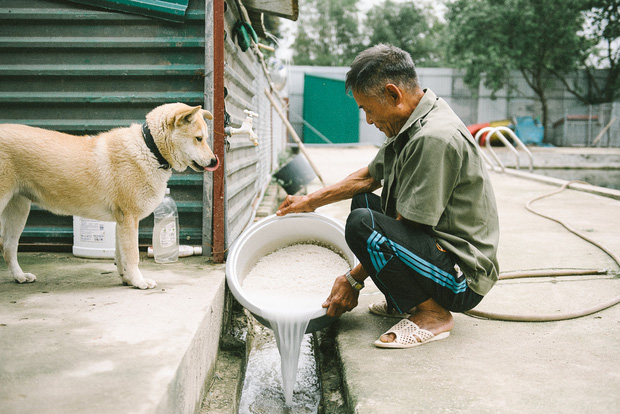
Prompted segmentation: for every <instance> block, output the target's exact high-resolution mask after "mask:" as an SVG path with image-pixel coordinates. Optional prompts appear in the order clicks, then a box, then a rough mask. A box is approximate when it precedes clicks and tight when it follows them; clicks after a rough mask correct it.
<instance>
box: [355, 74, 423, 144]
mask: <svg viewBox="0 0 620 414" xmlns="http://www.w3.org/2000/svg"><path fill="white" fill-rule="evenodd" d="M392 86H393V85H392ZM353 98H354V99H355V102H357V106H359V107H360V109H363V110H364V112H365V113H366V122H368V123H369V124H370V125H373V124H374V125H375V126H376V127H377V128H378V129H379V131H381V132H383V133H384V134H385V135H386V136H387V137H393V136H395V135H396V134H398V132H399V131H400V129H401V128H402V127H403V125H405V123H406V122H407V119H409V115H411V112H409V113H407V111H406V110H404V108H403V106H402V97H401V96H400V95H399V94H395V93H391V91H390V90H388V88H386V89H385V91H384V97H383V99H380V98H377V97H371V96H369V95H366V94H363V93H359V92H355V91H353Z"/></svg>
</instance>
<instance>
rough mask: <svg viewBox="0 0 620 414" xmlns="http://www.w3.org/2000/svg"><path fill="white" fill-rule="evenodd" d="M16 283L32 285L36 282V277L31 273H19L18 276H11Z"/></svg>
mask: <svg viewBox="0 0 620 414" xmlns="http://www.w3.org/2000/svg"><path fill="white" fill-rule="evenodd" d="M13 277H14V278H15V281H16V282H17V283H32V282H34V281H35V280H37V277H36V276H35V275H33V274H32V273H20V274H19V275H15V276H13Z"/></svg>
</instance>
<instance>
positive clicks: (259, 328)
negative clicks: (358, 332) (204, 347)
mask: <svg viewBox="0 0 620 414" xmlns="http://www.w3.org/2000/svg"><path fill="white" fill-rule="evenodd" d="M226 331H227V332H226V333H225V334H224V335H225V336H227V338H223V340H222V343H221V346H222V347H223V348H224V349H223V350H221V351H220V355H219V356H218V361H217V368H216V373H215V375H214V377H215V378H214V380H213V382H212V383H211V384H210V386H209V390H208V391H207V394H206V396H205V399H204V401H203V403H202V408H201V411H200V414H206V413H209V414H224V413H226V414H232V413H235V414H236V413H238V414H345V413H350V410H349V409H348V407H347V405H346V402H345V398H344V396H343V387H342V376H341V365H340V358H339V357H338V355H337V352H336V346H335V335H336V332H337V323H336V324H334V325H332V326H330V327H329V328H325V329H323V330H321V331H318V332H315V333H313V334H306V335H305V336H304V340H303V342H302V345H301V352H300V357H299V367H298V372H297V381H296V382H295V386H294V389H293V404H292V405H291V406H287V405H286V404H285V398H284V391H283V388H282V371H281V368H280V354H279V352H278V347H277V345H276V340H275V337H274V334H273V331H272V330H271V329H269V328H266V327H264V326H263V325H261V324H260V323H259V322H258V321H256V320H255V319H254V318H253V317H252V315H251V314H250V313H248V312H246V311H244V310H242V309H236V310H235V311H234V315H233V317H232V323H231V324H229V329H227V330H226Z"/></svg>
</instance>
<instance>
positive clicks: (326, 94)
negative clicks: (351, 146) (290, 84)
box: [303, 74, 359, 144]
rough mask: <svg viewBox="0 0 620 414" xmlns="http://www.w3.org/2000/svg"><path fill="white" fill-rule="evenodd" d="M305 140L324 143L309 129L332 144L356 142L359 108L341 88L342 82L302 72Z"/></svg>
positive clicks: (310, 142) (357, 138)
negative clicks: (316, 131) (321, 135)
mask: <svg viewBox="0 0 620 414" xmlns="http://www.w3.org/2000/svg"><path fill="white" fill-rule="evenodd" d="M303 117H304V119H305V120H306V122H307V124H304V142H305V143H306V144H324V143H325V141H324V140H323V139H322V138H321V137H319V136H318V135H317V134H316V133H315V132H314V131H313V129H312V128H309V127H308V124H309V125H311V126H312V127H313V128H314V129H316V130H318V131H319V132H320V133H321V134H323V135H324V136H325V137H326V138H327V139H329V140H330V141H331V142H332V143H334V144H345V143H354V142H359V108H358V107H357V104H356V103H355V100H354V99H353V98H352V97H351V96H349V95H347V94H346V93H345V91H344V81H340V80H335V79H329V78H323V77H320V76H313V75H308V74H305V75H304V111H303Z"/></svg>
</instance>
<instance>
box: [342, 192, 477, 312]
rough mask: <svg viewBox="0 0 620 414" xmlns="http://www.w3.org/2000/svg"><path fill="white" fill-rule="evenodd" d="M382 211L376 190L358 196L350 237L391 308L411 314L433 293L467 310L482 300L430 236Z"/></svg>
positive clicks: (451, 307)
mask: <svg viewBox="0 0 620 414" xmlns="http://www.w3.org/2000/svg"><path fill="white" fill-rule="evenodd" d="M380 211H381V205H380V198H379V196H377V195H376V194H372V193H364V194H358V195H356V196H355V197H353V201H352V204H351V214H350V215H349V217H348V218H347V224H346V228H345V237H346V241H347V244H348V245H349V248H350V249H351V250H352V251H353V253H354V254H355V256H356V257H357V258H358V260H359V261H360V262H361V264H362V266H364V269H365V270H366V271H367V272H368V274H369V275H370V277H371V278H372V280H373V281H374V283H375V285H377V287H378V288H379V290H381V292H382V293H383V294H384V295H385V298H386V300H387V303H388V306H389V307H390V308H392V307H393V308H396V310H397V311H399V312H401V313H406V312H407V311H408V310H409V309H411V308H413V307H414V306H416V305H418V304H420V303H422V302H425V301H427V300H428V299H431V298H432V299H434V300H435V301H436V302H437V303H439V304H440V305H441V306H442V307H443V308H445V309H448V310H450V311H454V312H464V311H467V310H470V309H472V308H473V307H475V306H476V305H477V304H478V303H479V302H480V301H481V300H482V296H480V295H478V294H477V293H475V292H473V291H472V290H471V289H469V287H468V286H467V282H466V280H465V275H463V274H460V275H457V271H456V270H455V262H454V261H453V259H452V258H451V256H450V254H449V253H447V252H445V251H443V249H441V247H440V246H439V245H438V244H437V242H436V241H435V240H434V239H433V238H432V237H431V236H429V235H428V234H426V233H425V232H424V231H423V230H421V229H419V228H417V227H413V226H411V225H410V224H407V223H406V222H404V221H400V220H396V219H394V218H391V217H388V216H386V215H385V214H383V213H381V212H380Z"/></svg>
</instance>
